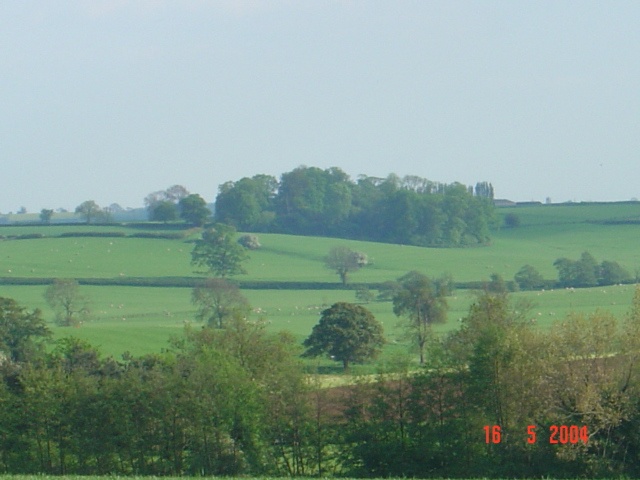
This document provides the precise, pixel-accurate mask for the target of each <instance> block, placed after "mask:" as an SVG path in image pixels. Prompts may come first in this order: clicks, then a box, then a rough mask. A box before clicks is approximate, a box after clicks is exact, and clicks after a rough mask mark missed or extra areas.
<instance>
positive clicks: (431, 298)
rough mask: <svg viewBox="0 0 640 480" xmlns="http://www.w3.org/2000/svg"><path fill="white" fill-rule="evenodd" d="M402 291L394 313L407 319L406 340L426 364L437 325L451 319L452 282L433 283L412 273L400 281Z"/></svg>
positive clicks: (404, 320) (394, 303)
mask: <svg viewBox="0 0 640 480" xmlns="http://www.w3.org/2000/svg"><path fill="white" fill-rule="evenodd" d="M398 283H399V284H400V287H399V288H398V289H397V290H396V292H395V294H394V296H393V313H395V314H396V315H397V316H398V317H404V319H403V320H402V321H401V322H400V325H401V326H402V327H403V329H404V331H405V335H406V338H407V339H408V340H410V341H411V342H413V343H414V344H415V345H416V347H417V348H418V352H419V353H420V364H424V360H425V358H424V350H425V347H426V344H427V341H428V340H429V336H430V335H431V326H432V325H433V324H434V323H444V322H445V321H446V318H447V299H446V296H447V295H448V294H449V290H450V286H449V284H450V279H441V280H438V281H435V282H434V281H432V280H431V279H430V278H429V277H427V276H426V275H423V274H422V273H419V272H415V271H413V272H409V273H407V274H406V275H404V276H403V277H400V278H399V279H398Z"/></svg>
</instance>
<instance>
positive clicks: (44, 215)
mask: <svg viewBox="0 0 640 480" xmlns="http://www.w3.org/2000/svg"><path fill="white" fill-rule="evenodd" d="M51 217H53V210H51V209H50V208H43V209H42V210H40V221H41V222H42V223H45V224H47V225H49V224H50V223H51Z"/></svg>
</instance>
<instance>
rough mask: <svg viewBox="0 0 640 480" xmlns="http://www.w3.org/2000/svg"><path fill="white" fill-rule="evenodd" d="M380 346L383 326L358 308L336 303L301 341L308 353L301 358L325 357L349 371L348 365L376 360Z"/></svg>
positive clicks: (382, 339)
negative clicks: (339, 363) (337, 362)
mask: <svg viewBox="0 0 640 480" xmlns="http://www.w3.org/2000/svg"><path fill="white" fill-rule="evenodd" d="M382 345H384V336H383V329H382V325H381V324H380V322H378V321H377V320H376V319H375V317H374V316H373V314H372V313H371V312H370V311H369V310H367V309H366V308H364V307H363V306H361V305H354V304H352V303H346V302H338V303H335V304H333V305H332V306H331V307H330V308H328V309H326V310H324V311H323V312H322V316H321V317H320V322H319V323H318V324H317V325H316V326H315V327H313V331H312V332H311V335H309V337H308V338H307V339H306V340H305V341H304V346H305V347H306V348H307V350H306V351H305V352H304V353H303V356H305V357H317V356H319V355H322V354H327V355H329V356H331V358H332V359H334V360H337V361H340V362H342V365H343V366H344V369H345V370H348V369H349V364H350V363H351V362H364V361H366V360H369V359H373V358H375V357H376V356H377V355H378V353H380V350H381V349H382Z"/></svg>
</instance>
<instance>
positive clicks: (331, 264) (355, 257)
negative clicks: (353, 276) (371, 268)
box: [324, 247, 369, 285]
mask: <svg viewBox="0 0 640 480" xmlns="http://www.w3.org/2000/svg"><path fill="white" fill-rule="evenodd" d="M324 263H325V265H326V267H327V268H328V269H330V270H333V271H334V272H336V273H337V274H338V275H339V276H340V281H342V284H343V285H346V283H347V280H348V278H347V277H348V275H349V273H351V272H355V271H358V270H360V268H362V267H364V266H366V265H367V264H368V263H369V262H368V259H367V255H366V254H365V253H362V252H356V251H355V250H351V249H350V248H348V247H333V248H332V249H331V250H330V251H329V255H327V256H326V257H325V259H324Z"/></svg>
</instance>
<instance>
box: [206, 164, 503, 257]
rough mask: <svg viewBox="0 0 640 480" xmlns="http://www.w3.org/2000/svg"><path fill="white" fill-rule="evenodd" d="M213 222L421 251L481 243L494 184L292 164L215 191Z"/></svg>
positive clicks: (488, 223) (491, 216) (485, 237)
mask: <svg viewBox="0 0 640 480" xmlns="http://www.w3.org/2000/svg"><path fill="white" fill-rule="evenodd" d="M215 219H216V221H217V222H220V223H225V224H230V225H233V226H234V227H236V228H237V229H238V230H241V231H254V232H274V233H289V234H296V235H321V236H336V237H342V238H355V239H366V240H372V241H382V242H389V243H401V244H411V245H423V246H449V247H452V246H465V245H481V244H485V243H487V242H488V241H489V239H490V231H489V230H490V226H492V225H493V224H494V223H495V215H494V206H493V187H492V186H491V184H489V183H487V182H479V183H477V184H476V186H475V187H471V186H465V185H462V184H460V183H451V184H444V183H438V182H432V181H429V180H427V179H424V178H420V177H417V176H405V177H404V178H400V177H398V176H397V175H394V174H391V175H389V176H387V177H386V178H377V177H368V176H365V175H361V176H359V177H358V180H357V181H353V180H352V179H351V178H350V177H349V176H348V175H347V174H346V173H345V172H343V171H342V170H340V169H339V168H335V167H333V168H329V169H326V170H322V169H320V168H317V167H298V168H296V169H294V170H292V171H291V172H287V173H284V174H282V176H281V177H280V181H278V180H277V179H276V178H275V177H272V176H270V175H255V176H253V177H251V178H242V179H241V180H238V181H236V182H226V183H224V184H223V185H221V186H220V189H219V193H218V196H217V197H216V203H215Z"/></svg>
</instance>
